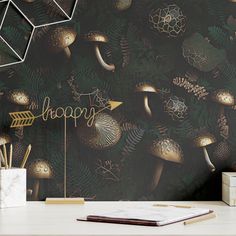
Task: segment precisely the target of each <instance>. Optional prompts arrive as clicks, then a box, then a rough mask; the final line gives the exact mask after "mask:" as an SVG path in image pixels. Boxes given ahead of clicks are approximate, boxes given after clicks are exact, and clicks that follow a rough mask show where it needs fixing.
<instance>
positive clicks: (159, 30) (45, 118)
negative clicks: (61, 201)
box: [0, 0, 236, 200]
mask: <svg viewBox="0 0 236 236" xmlns="http://www.w3.org/2000/svg"><path fill="white" fill-rule="evenodd" d="M0 20H1V22H2V23H1V25H0V36H1V37H0V39H1V40H0V108H1V110H0V145H1V146H0V148H1V149H2V150H3V151H4V147H6V150H7V151H8V150H9V147H10V145H11V144H12V146H13V166H14V167H19V166H20V165H21V162H22V159H23V157H24V155H25V152H26V149H27V147H28V146H29V145H32V150H31V152H30V155H29V160H28V161H27V163H26V168H27V170H28V199H29V200H39V199H40V200H43V199H45V198H46V197H49V196H51V197H52V196H53V197H62V196H67V197H78V196H82V197H89V198H92V199H94V200H217V199H221V172H222V171H225V170H227V171H236V158H235V154H236V153H235V152H236V125H235V118H236V104H235V95H236V56H235V55H236V1H234V0H170V1H169V0H163V1H162V0H78V1H75V0H55V1H53V0H11V1H1V3H0Z"/></svg>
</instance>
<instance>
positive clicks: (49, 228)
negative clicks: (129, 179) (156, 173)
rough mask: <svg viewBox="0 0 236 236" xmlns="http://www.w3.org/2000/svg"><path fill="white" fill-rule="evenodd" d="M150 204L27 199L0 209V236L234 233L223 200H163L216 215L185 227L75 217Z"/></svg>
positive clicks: (233, 211)
mask: <svg viewBox="0 0 236 236" xmlns="http://www.w3.org/2000/svg"><path fill="white" fill-rule="evenodd" d="M153 203H154V202H87V203H86V204H85V205H45V204H44V202H28V203H27V206H26V207H20V208H8V209H0V236H3V235H4V236H7V235H21V236H23V235H24V236H28V235H31V236H36V235H37V236H42V235H44V236H45V235H47V236H51V235H53V236H61V235H65V236H72V235H73V236H74V235H78V236H88V235H89V236H93V235H99V236H108V235H109V236H118V235H119V236H128V235H135V236H140V235H142V236H149V235H162V236H164V235H165V236H167V235H169V236H170V235H171V236H174V235H176V236H177V235H178V236H180V235H181V236H184V235H188V236H197V235H204V236H207V235H217V236H219V235H222V236H223V235H224V236H227V235H235V236H236V207H229V206H227V205H225V204H224V203H223V202H164V204H179V205H183V204H185V205H192V206H197V207H205V208H210V209H213V210H214V211H215V212H216V214H217V218H215V219H211V220H207V221H204V222H198V223H195V224H191V225H186V226H185V225H183V223H176V224H172V225H168V226H163V227H145V226H133V225H118V224H105V223H91V222H77V221H76V219H77V218H78V217H81V216H85V215H86V214H90V213H96V210H111V209H115V208H119V207H125V206H131V207H132V206H140V205H141V204H142V205H145V204H146V205H152V204H153ZM155 203H157V202H155ZM159 203H160V202H159ZM161 203H163V202H161Z"/></svg>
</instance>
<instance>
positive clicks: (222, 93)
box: [211, 89, 235, 111]
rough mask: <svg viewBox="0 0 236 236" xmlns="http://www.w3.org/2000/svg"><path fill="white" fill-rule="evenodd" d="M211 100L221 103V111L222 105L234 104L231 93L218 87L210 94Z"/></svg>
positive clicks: (222, 109)
mask: <svg viewBox="0 0 236 236" xmlns="http://www.w3.org/2000/svg"><path fill="white" fill-rule="evenodd" d="M211 98H212V101H214V102H216V103H218V104H220V105H221V111H224V106H228V107H230V106H233V105H234V104H235V98H234V95H233V93H231V92H230V91H229V90H227V89H218V90H216V91H214V92H213V93H212V95H211Z"/></svg>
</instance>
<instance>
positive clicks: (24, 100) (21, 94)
mask: <svg viewBox="0 0 236 236" xmlns="http://www.w3.org/2000/svg"><path fill="white" fill-rule="evenodd" d="M7 100H8V101H9V102H11V103H13V104H16V105H21V106H27V105H29V104H30V98H29V95H28V94H27V93H26V92H25V91H24V90H19V89H14V90H11V91H9V92H8V94H7Z"/></svg>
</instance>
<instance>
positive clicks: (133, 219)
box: [77, 206, 215, 226]
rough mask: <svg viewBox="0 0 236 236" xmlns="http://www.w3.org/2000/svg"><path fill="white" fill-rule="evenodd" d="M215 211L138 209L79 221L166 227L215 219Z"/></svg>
mask: <svg viewBox="0 0 236 236" xmlns="http://www.w3.org/2000/svg"><path fill="white" fill-rule="evenodd" d="M213 216H215V215H213V211H211V210H209V209H203V208H195V207H191V208H181V207H173V206H167V207H163V206H161V207H153V206H152V207H150V206H147V207H136V208H126V209H118V210H114V211H111V212H101V213H98V214H93V215H87V216H86V217H85V218H82V219H77V220H78V221H91V222H103V223H115V224H132V225H144V226H165V225H169V224H173V223H177V222H185V223H184V224H190V223H194V222H199V221H203V220H207V219H211V218H213Z"/></svg>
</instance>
